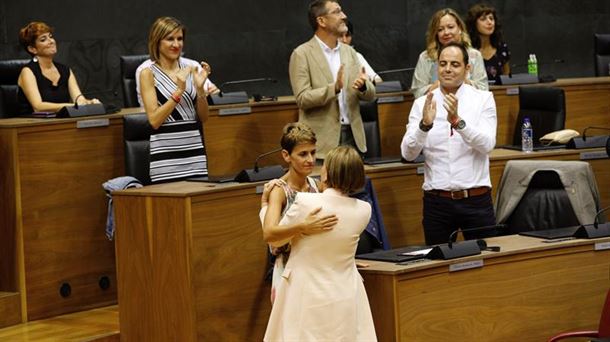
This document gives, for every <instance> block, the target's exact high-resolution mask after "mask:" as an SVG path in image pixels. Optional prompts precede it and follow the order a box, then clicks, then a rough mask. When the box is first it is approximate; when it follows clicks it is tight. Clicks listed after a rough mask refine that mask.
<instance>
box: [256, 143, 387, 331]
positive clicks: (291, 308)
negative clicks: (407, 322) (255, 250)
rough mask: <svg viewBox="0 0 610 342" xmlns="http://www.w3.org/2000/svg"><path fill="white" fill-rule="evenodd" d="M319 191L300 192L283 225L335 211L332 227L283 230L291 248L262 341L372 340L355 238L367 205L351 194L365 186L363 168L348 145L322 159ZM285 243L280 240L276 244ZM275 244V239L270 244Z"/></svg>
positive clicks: (364, 221)
mask: <svg viewBox="0 0 610 342" xmlns="http://www.w3.org/2000/svg"><path fill="white" fill-rule="evenodd" d="M321 179H322V184H323V187H324V188H325V190H324V192H323V193H304V192H301V193H298V194H297V195H296V198H295V200H294V203H293V204H292V205H291V206H290V208H289V209H288V211H287V212H286V213H285V215H284V218H282V220H281V221H280V224H281V225H291V224H298V223H299V222H303V221H306V220H307V219H308V217H310V216H311V213H312V211H319V214H323V215H336V217H337V218H338V221H337V224H336V226H335V227H334V228H332V229H329V228H327V227H320V228H318V229H311V230H308V231H307V232H303V231H299V230H291V231H290V230H286V232H285V234H284V236H283V238H284V239H290V243H291V246H292V252H291V254H290V259H289V260H288V263H287V264H286V268H285V270H284V272H283V273H282V280H281V283H280V284H279V286H278V288H277V293H276V298H275V303H274V304H273V308H272V310H271V316H270V317H269V323H268V325H267V331H266V332H265V338H264V340H265V341H300V340H307V341H376V336H375V327H374V325H373V318H372V315H371V310H370V307H369V302H368V299H367V296H366V291H365V289H364V284H363V283H362V278H361V277H360V274H359V273H358V270H357V269H356V262H355V252H356V246H357V244H358V239H359V236H360V234H361V233H362V231H363V230H364V229H365V227H366V225H367V224H368V222H369V219H370V217H371V206H370V205H369V204H368V203H366V202H364V201H361V200H358V199H355V198H350V197H349V194H350V193H353V192H355V191H357V190H358V189H360V188H362V187H363V186H364V166H363V164H362V159H361V158H360V155H359V154H358V152H356V150H354V149H353V148H352V147H349V146H339V147H335V148H334V149H332V150H331V151H330V152H329V153H328V154H327V155H326V159H325V160H324V165H323V166H322V171H321ZM280 243H283V242H280ZM272 244H273V243H272Z"/></svg>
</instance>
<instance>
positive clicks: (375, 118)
mask: <svg viewBox="0 0 610 342" xmlns="http://www.w3.org/2000/svg"><path fill="white" fill-rule="evenodd" d="M360 116H361V117H362V124H363V125H364V136H365V137H366V149H367V151H366V153H365V154H364V158H373V157H381V135H380V134H379V113H378V110H377V99H375V100H373V101H360Z"/></svg>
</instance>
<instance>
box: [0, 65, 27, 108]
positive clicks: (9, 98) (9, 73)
mask: <svg viewBox="0 0 610 342" xmlns="http://www.w3.org/2000/svg"><path fill="white" fill-rule="evenodd" d="M29 62H30V60H29V59H11V60H5V61H0V118H10V117H13V116H17V115H19V106H18V103H19V101H18V99H17V94H18V92H19V86H18V85H17V79H19V73H21V69H22V68H23V66H24V65H26V64H28V63H29Z"/></svg>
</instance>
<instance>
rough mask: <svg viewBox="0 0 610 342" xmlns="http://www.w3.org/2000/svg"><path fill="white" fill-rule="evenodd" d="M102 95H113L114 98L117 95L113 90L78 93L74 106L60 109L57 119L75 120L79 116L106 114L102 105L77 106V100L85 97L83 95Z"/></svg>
mask: <svg viewBox="0 0 610 342" xmlns="http://www.w3.org/2000/svg"><path fill="white" fill-rule="evenodd" d="M104 93H114V94H115V96H116V95H117V93H116V91H114V90H110V89H108V90H102V91H92V92H88V93H80V94H79V95H78V96H76V99H74V105H72V106H65V107H63V108H62V109H60V110H59V111H58V112H57V117H58V118H76V117H81V116H93V115H104V114H107V112H106V107H104V104H103V103H101V102H100V103H91V104H86V105H79V104H78V99H79V98H81V96H83V97H84V96H85V95H96V94H104Z"/></svg>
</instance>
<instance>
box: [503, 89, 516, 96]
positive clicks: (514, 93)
mask: <svg viewBox="0 0 610 342" xmlns="http://www.w3.org/2000/svg"><path fill="white" fill-rule="evenodd" d="M506 95H509V96H510V95H519V88H517V87H514V88H506Z"/></svg>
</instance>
